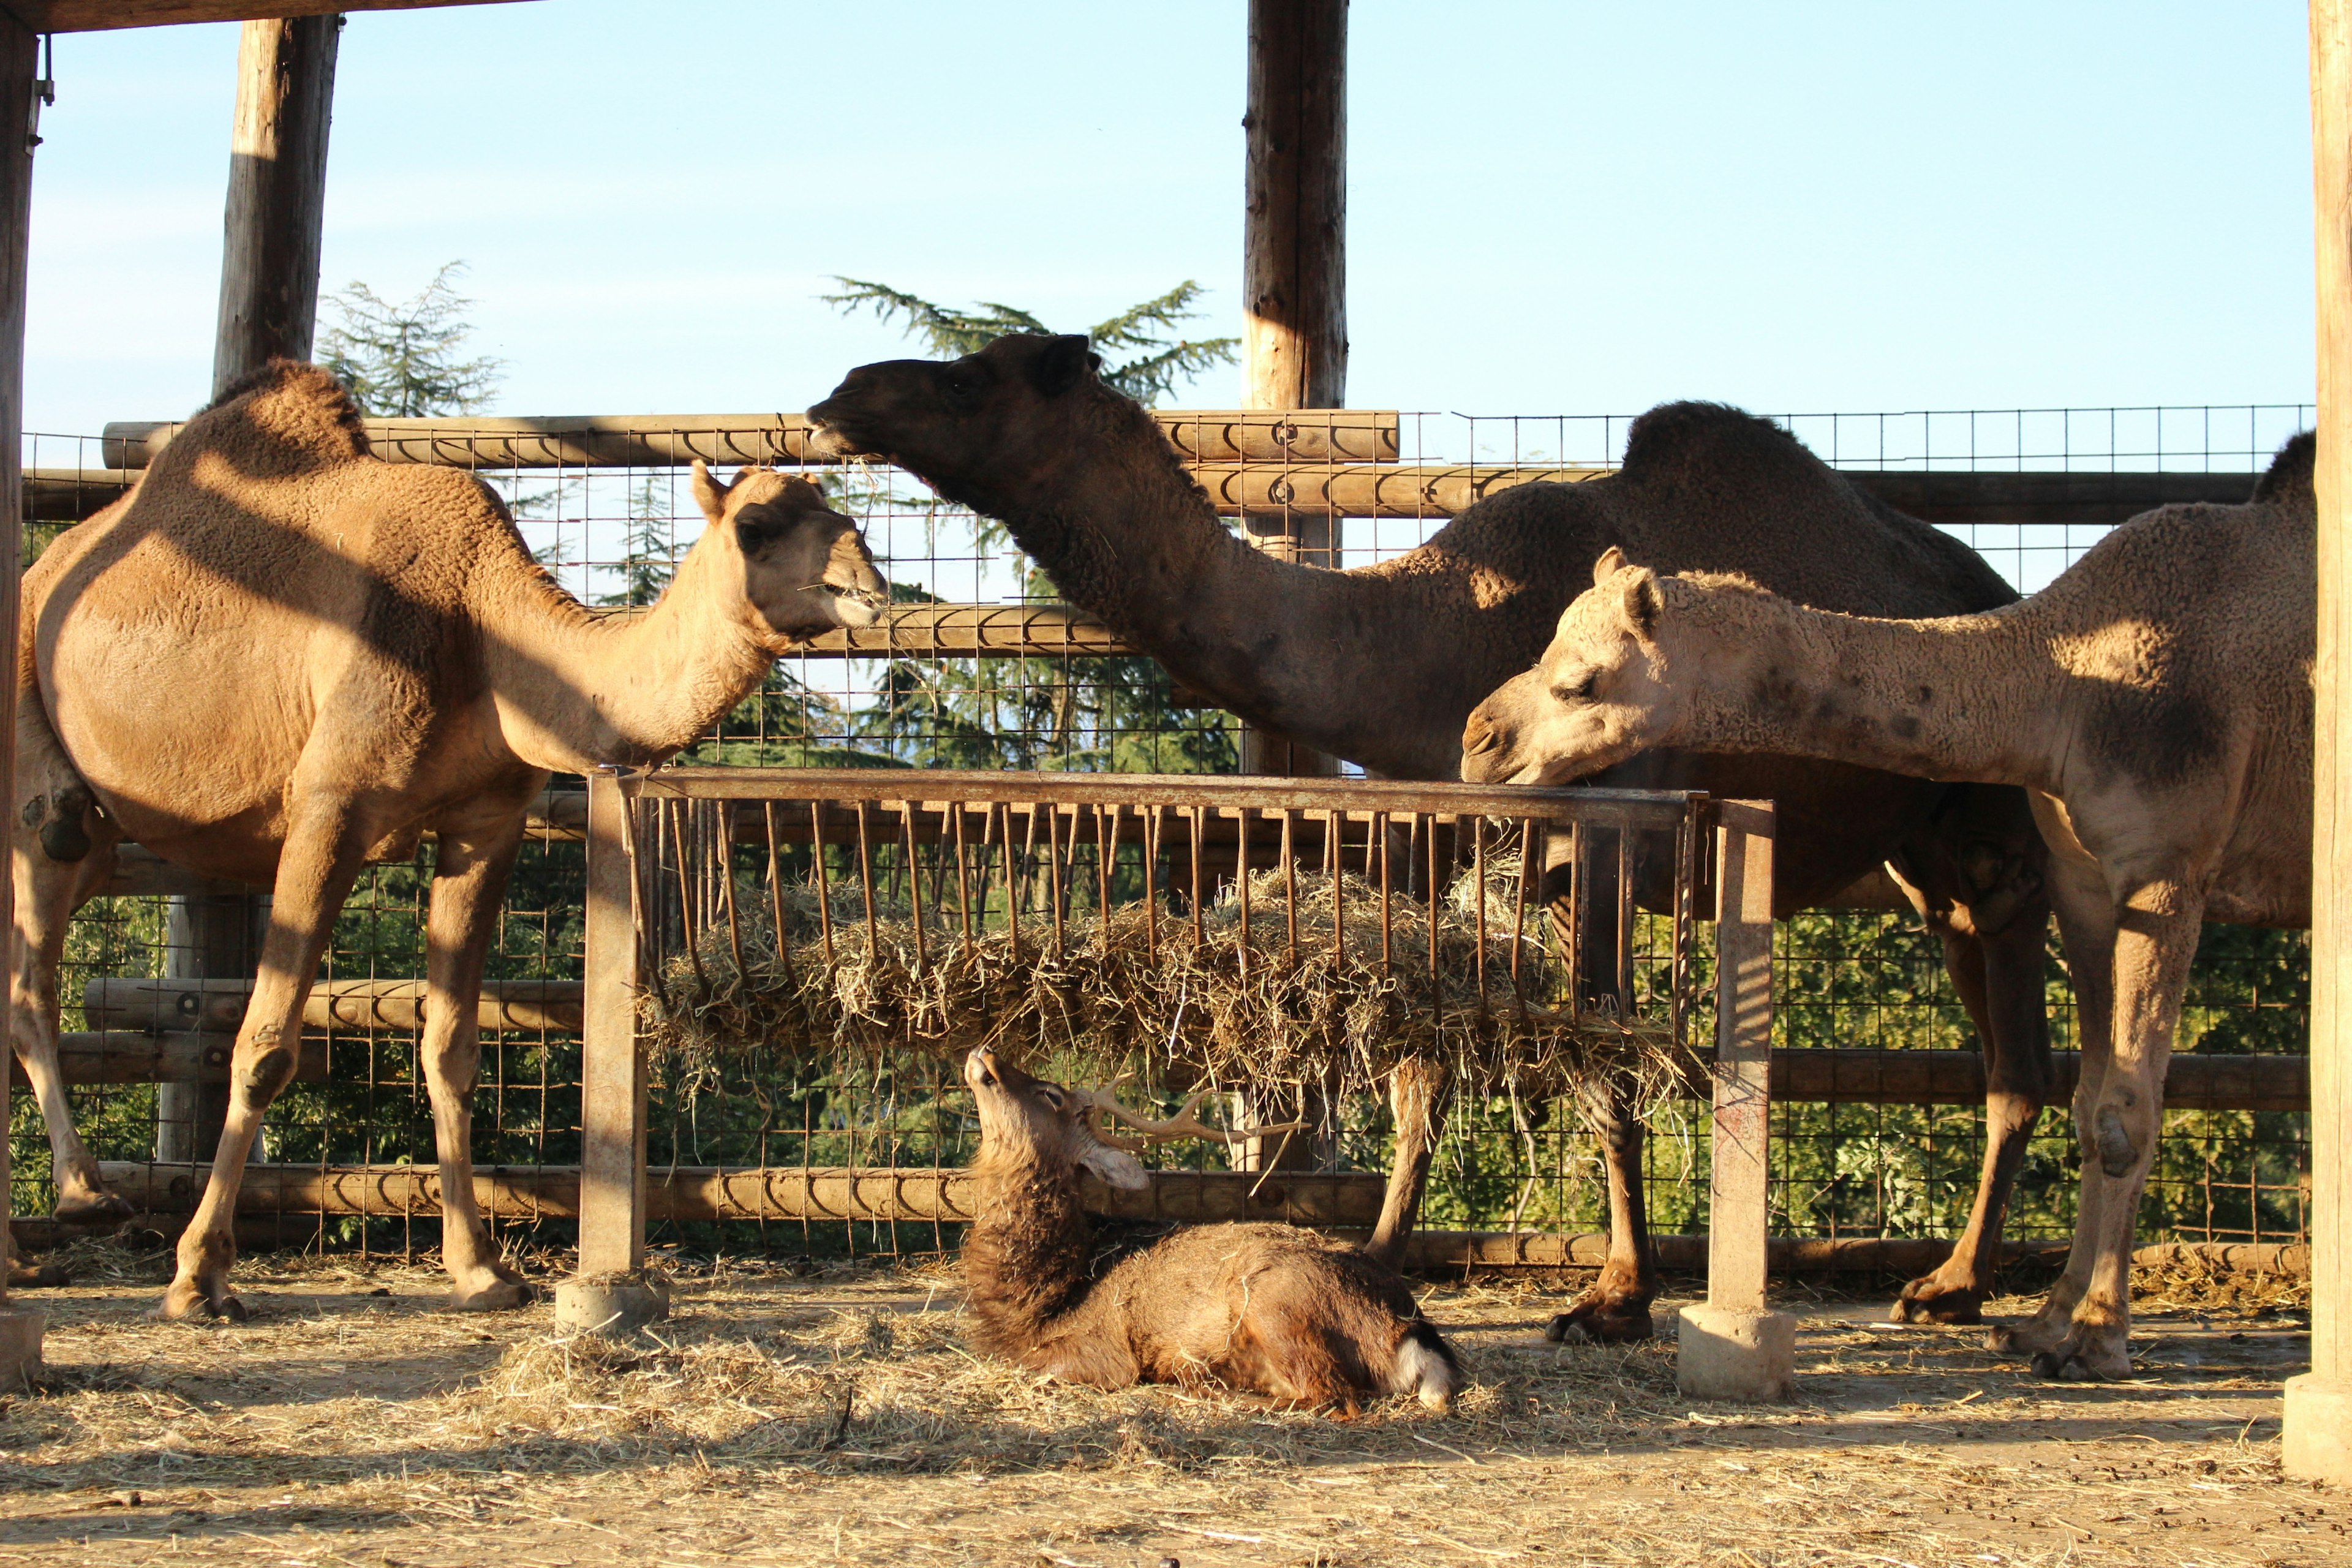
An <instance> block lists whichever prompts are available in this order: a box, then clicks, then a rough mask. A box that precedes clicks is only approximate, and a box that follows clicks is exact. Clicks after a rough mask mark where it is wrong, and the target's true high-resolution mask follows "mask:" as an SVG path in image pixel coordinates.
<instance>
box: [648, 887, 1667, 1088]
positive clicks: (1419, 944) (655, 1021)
mask: <svg viewBox="0 0 2352 1568" xmlns="http://www.w3.org/2000/svg"><path fill="white" fill-rule="evenodd" d="M1291 885H1292V884H1291V879H1290V877H1289V876H1288V875H1287V874H1286V872H1284V871H1283V870H1281V869H1279V868H1276V869H1274V870H1269V871H1263V872H1259V873H1257V874H1255V876H1253V877H1252V878H1251V879H1250V887H1249V905H1250V908H1249V919H1248V924H1247V936H1248V954H1247V956H1246V959H1244V953H1243V952H1242V950H1241V946H1240V943H1239V941H1238V940H1237V939H1238V938H1239V937H1240V935H1241V934H1242V932H1243V929H1244V928H1243V921H1242V900H1241V898H1240V896H1239V894H1238V891H1237V890H1236V889H1234V888H1232V887H1230V886H1229V887H1228V888H1227V889H1225V891H1224V893H1223V896H1222V897H1220V898H1219V899H1218V900H1216V901H1215V902H1214V903H1213V904H1212V905H1211V906H1209V907H1208V908H1206V909H1205V910H1202V922H1201V925H1202V930H1201V933H1200V936H1199V937H1198V938H1197V939H1196V937H1195V935H1194V931H1193V926H1192V921H1190V920H1189V919H1185V918H1181V917H1171V916H1170V915H1168V914H1165V913H1160V914H1158V915H1157V917H1156V920H1155V918H1154V916H1153V915H1152V913H1151V912H1150V910H1148V909H1147V908H1146V907H1145V906H1142V905H1139V904H1129V905H1123V906H1118V907H1115V908H1114V909H1113V910H1112V911H1111V913H1110V915H1109V918H1108V927H1107V929H1106V922H1105V921H1103V919H1102V918H1101V917H1100V916H1099V915H1098V914H1096V913H1092V912H1087V913H1075V912H1074V913H1073V914H1071V915H1070V916H1069V917H1067V919H1066V921H1065V923H1064V926H1063V929H1062V931H1061V932H1060V933H1059V936H1058V940H1057V937H1056V933H1055V928H1054V923H1053V921H1052V920H1051V918H1050V915H1041V914H1038V913H1030V914H1027V915H1024V919H1023V921H1022V925H1021V930H1020V932H1019V936H1018V944H1017V948H1016V943H1015V938H1014V933H1013V931H1010V930H1008V929H1006V928H1005V927H1004V926H1003V924H1001V923H1000V924H996V925H993V926H992V927H991V928H990V929H988V930H985V931H975V933H974V934H973V935H972V936H971V938H970V939H969V940H967V939H965V938H964V937H963V935H962V932H961V924H960V923H959V922H957V921H956V917H955V914H954V911H953V910H952V909H945V910H943V909H940V908H938V907H926V908H925V910H923V916H924V918H923V921H922V926H921V929H920V931H918V929H917V926H916V922H915V921H914V919H913V916H912V913H911V911H910V910H909V908H908V904H907V903H905V902H904V901H899V902H894V903H892V904H890V905H889V906H888V907H887V908H877V910H876V911H875V920H874V921H873V928H872V931H871V935H870V936H869V932H868V924H867V921H866V910H865V905H864V899H863V896H862V894H861V892H860V890H859V889H857V888H856V887H855V886H852V887H847V888H844V887H839V886H836V887H835V888H834V889H833V892H832V903H831V910H830V912H831V916H832V925H833V944H834V957H833V959H832V960H831V961H830V962H820V961H819V948H818V942H819V934H820V929H821V928H820V910H819V909H818V895H817V892H816V890H815V889H813V888H810V887H807V886H796V887H793V888H791V889H788V890H787V893H786V899H785V906H786V914H785V921H786V926H787V931H788V935H789V936H790V938H791V942H792V944H793V952H794V957H795V962H794V963H793V964H792V965H791V966H790V967H787V966H785V965H783V964H782V963H778V962H777V960H776V958H775V952H776V948H775V941H774V936H773V926H772V921H771V920H770V918H769V916H768V914H767V912H766V910H764V909H760V910H757V912H754V911H753V910H751V909H750V908H746V909H744V910H741V911H740V914H739V916H738V923H737V924H736V925H735V926H733V927H730V926H729V925H728V924H727V923H726V922H725V921H719V922H717V923H716V924H715V925H714V926H713V927H712V928H711V929H709V930H706V931H701V932H699V933H698V940H697V942H695V943H694V945H693V947H692V948H691V950H690V951H688V952H680V953H678V954H677V955H675V956H673V957H672V958H671V959H670V961H669V962H668V963H667V964H666V965H665V966H664V967H663V969H662V971H661V973H660V975H659V977H658V981H657V984H655V985H653V986H649V987H647V988H646V991H645V993H644V994H643V999H642V1003H641V1012H640V1019H641V1026H642V1028H643V1030H644V1033H645V1034H646V1037H647V1038H648V1040H649V1041H650V1043H651V1045H652V1047H653V1048H654V1050H655V1052H656V1057H657V1058H658V1059H659V1061H660V1063H661V1065H662V1068H663V1069H664V1071H665V1073H666V1075H667V1079H668V1081H669V1082H670V1083H672V1084H673V1085H674V1086H677V1087H679V1088H682V1089H686V1090H687V1091H688V1092H692V1091H694V1090H695V1089H698V1088H700V1087H708V1086H709V1085H712V1084H715V1083H716V1082H717V1081H718V1080H719V1077H720V1075H721V1073H722V1072H723V1070H724V1069H725V1068H726V1067H727V1066H728V1065H729V1064H730V1063H732V1062H735V1061H739V1060H740V1059H741V1058H742V1057H743V1055H744V1053H745V1052H746V1050H747V1049H749V1048H751V1047H769V1048H772V1049H774V1050H777V1051H780V1052H782V1053H785V1054H788V1055H800V1056H814V1057H824V1056H827V1055H831V1054H833V1053H835V1052H842V1051H846V1052H850V1053H856V1054H859V1055H866V1056H879V1055H882V1054H885V1053H887V1052H891V1051H894V1050H901V1049H905V1048H907V1047H913V1048H915V1049H917V1050H920V1051H925V1052H929V1053H933V1054H938V1055H941V1056H947V1055H954V1054H961V1053H962V1052H964V1051H967V1050H969V1049H971V1048H972V1047H976V1046H981V1045H989V1046H993V1047H998V1048H1000V1049H1010V1050H1012V1051H1013V1052H1015V1053H1017V1054H1019V1055H1021V1056H1023V1057H1024V1058H1031V1059H1054V1060H1057V1061H1060V1062H1062V1063H1064V1064H1066V1070H1070V1071H1074V1072H1082V1073H1085V1074H1087V1075H1090V1076H1095V1077H1098V1078H1100V1079H1111V1078H1115V1077H1117V1076H1118V1075H1120V1074H1122V1073H1133V1074H1136V1075H1138V1076H1139V1077H1140V1078H1141V1079H1143V1080H1144V1081H1145V1082H1147V1083H1154V1084H1160V1083H1180V1084H1193V1083H1201V1084H1218V1083H1237V1082H1244V1081H1246V1082H1257V1083H1265V1082H1287V1083H1314V1084H1319V1085H1324V1086H1327V1087H1328V1088H1330V1089H1333V1090H1335V1091H1336V1092H1338V1093H1341V1094H1345V1093H1348V1092H1351V1091H1356V1090H1360V1089H1367V1088H1370V1087H1372V1086H1373V1085H1375V1084H1377V1083H1379V1082H1380V1081H1381V1080H1382V1079H1385V1077H1386V1076H1387V1074H1388V1072H1389V1069H1390V1068H1392V1067H1393V1066H1394V1065H1395V1064H1396V1063H1397V1061H1398V1060H1399V1059H1400V1058H1406V1057H1419V1058H1425V1059H1433V1060H1438V1061H1444V1062H1449V1063H1451V1064H1452V1066H1453V1068H1454V1071H1455V1073H1456V1074H1457V1075H1458V1077H1459V1079H1460V1080H1461V1081H1462V1082H1463V1083H1464V1085H1465V1088H1467V1089H1471V1090H1474V1091H1492V1090H1499V1089H1503V1088H1505V1087H1506V1086H1508V1087H1509V1088H1511V1089H1514V1090H1516V1091H1518V1092H1531V1093H1539V1094H1556V1093H1559V1092H1560V1091H1561V1090H1562V1089H1566V1088H1568V1087H1570V1086H1573V1085H1575V1084H1577V1083H1579V1082H1580V1081H1583V1080H1585V1079H1589V1078H1590V1077H1591V1075H1593V1074H1594V1073H1596V1072H1599V1071H1602V1070H1607V1071H1612V1072H1617V1073H1623V1074H1627V1075H1630V1077H1631V1078H1632V1079H1633V1080H1634V1082H1635V1083H1636V1084H1637V1085H1638V1086H1639V1092H1638V1094H1637V1098H1638V1099H1640V1100H1642V1101H1643V1103H1644V1105H1645V1106H1646V1105H1648V1104H1650V1103H1653V1102H1655V1101H1659V1100H1664V1099H1665V1098H1666V1097H1667V1096H1668V1095H1669V1094H1670V1092H1671V1091H1672V1088H1673V1086H1674V1084H1675V1081H1676V1077H1677V1062H1676V1057H1675V1041H1674V1039H1673V1037H1672V1031H1671V1029H1670V1027H1669V1026H1667V1025H1666V1024H1665V1023H1664V1022H1663V1021H1662V1020H1660V1019H1657V1018H1651V1017H1635V1018H1633V1019H1623V1018H1620V1017H1618V1016H1615V1015H1614V1014H1604V1013H1599V1012H1593V1011H1590V1010H1586V1011H1571V1010H1570V1009H1569V1008H1567V1007H1565V1006H1561V1005H1558V1003H1557V1000H1556V999H1554V998H1550V997H1547V996H1545V995H1543V994H1540V991H1539V989H1538V988H1539V986H1540V985H1542V984H1554V983H1556V977H1557V974H1558V965H1557V964H1556V963H1553V962H1551V961H1550V960H1549V957H1548V955H1547V953H1546V951H1545V942H1546V938H1547V936H1548V929H1547V921H1546V917H1545V916H1544V915H1543V913H1542V911H1541V910H1535V909H1530V910H1528V914H1527V918H1526V920H1525V921H1524V929H1523V930H1522V929H1521V927H1520V924H1519V921H1518V912H1517V910H1516V909H1515V908H1514V907H1513V906H1512V904H1511V902H1510V900H1508V899H1507V897H1504V896H1503V894H1502V889H1507V888H1510V887H1511V886H1513V877H1512V873H1511V871H1510V868H1508V867H1507V866H1502V867H1499V868H1496V870H1492V871H1490V872H1489V875H1488V877H1487V879H1486V886H1487V889H1488V900H1489V903H1488V908H1487V910H1486V933H1485V959H1486V963H1485V968H1484V974H1483V984H1482V977H1481V971H1480V965H1479V963H1478V959H1479V946H1480V942H1479V933H1478V929H1477V913H1478V911H1477V909H1476V905H1475V898H1476V893H1475V882H1474V881H1473V879H1471V878H1470V877H1468V876H1465V877H1464V878H1463V879H1461V880H1460V881H1458V882H1457V883H1456V884H1455V885H1454V889H1453V890H1452V893H1451V896H1449V897H1448V898H1447V899H1446V900H1444V901H1443V902H1442V903H1441V905H1440V906H1439V909H1438V910H1437V916H1436V944H1437V962H1436V964H1435V966H1434V968H1435V973H1434V974H1433V973H1432V965H1431V963H1430V960H1429V953H1430V942H1431V935H1430V921H1431V915H1430V910H1429V908H1428V906H1427V905H1425V904H1423V903H1420V902H1416V901H1413V900H1406V899H1402V898H1396V899H1392V900H1390V901H1389V908H1390V919H1391V925H1390V930H1389V939H1388V948H1387V953H1386V955H1385V959H1384V954H1383V952H1382V943H1381V921H1380V917H1381V893H1380V890H1379V889H1378V888H1376V887H1374V886H1372V885H1371V884H1370V883H1369V882H1367V881H1365V880H1364V879H1361V878H1359V877H1356V876H1353V875H1348V876H1345V877H1344V878H1343V879H1341V881H1340V883H1339V896H1340V899H1341V900H1342V903H1341V906H1340V908H1339V910H1338V911H1337V913H1338V914H1339V922H1338V923H1339V938H1338V939H1337V940H1335V937H1334V914H1335V910H1334V904H1333V881H1332V879H1331V877H1330V876H1329V875H1328V873H1324V872H1307V871H1300V872H1298V873H1297V877H1296V887H1297V909H1296V930H1297V946H1296V949H1295V950H1294V948H1293V946H1292V935H1291V933H1292V905H1291V897H1290V889H1291ZM750 902H751V900H745V903H746V904H749V903H750ZM761 902H762V903H764V900H761ZM878 902H879V900H877V903H878ZM926 905H927V906H933V900H926ZM1147 928H1150V929H1147ZM918 939H919V940H918ZM739 943H740V951H741V952H742V953H743V955H744V963H743V964H742V965H741V966H740V967H739V966H738V964H737V962H736V953H737V951H738V944H739ZM1515 951H1516V956H1517V960H1518V963H1519V969H1520V973H1521V974H1522V975H1523V976H1525V977H1526V979H1527V982H1528V985H1529V988H1530V990H1531V991H1536V992H1537V994H1524V995H1523V994H1520V993H1518V992H1516V991H1515V990H1514V988H1513V973H1512V961H1513V958H1514V956H1515ZM1656 1001H1657V1002H1658V1003H1659V1004H1660V1005H1659V1006H1658V1007H1656V1008H1654V1011H1659V1012H1663V1010H1664V1008H1663V1003H1664V997H1662V996H1661V997H1658V998H1656Z"/></svg>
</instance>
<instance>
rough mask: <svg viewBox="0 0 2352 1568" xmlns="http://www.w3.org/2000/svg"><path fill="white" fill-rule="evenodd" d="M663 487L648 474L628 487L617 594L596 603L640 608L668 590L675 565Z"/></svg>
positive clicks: (667, 503)
mask: <svg viewBox="0 0 2352 1568" xmlns="http://www.w3.org/2000/svg"><path fill="white" fill-rule="evenodd" d="M665 488H666V487H665V486H664V485H663V484H662V483H661V481H660V480H659V479H656V478H655V476H653V475H651V474H647V475H646V477H645V478H643V479H639V480H638V481H637V482H636V483H635V484H634V485H631V486H630V487H629V499H628V521H629V526H628V531H627V532H626V533H625V535H623V542H622V547H621V549H622V554H621V567H620V571H621V587H620V591H619V592H618V593H613V594H605V595H600V596H599V597H598V598H597V600H596V602H597V603H598V604H600V605H628V606H634V607H637V608H643V607H644V606H646V605H650V604H652V603H653V602H654V601H655V600H656V599H658V598H660V597H661V596H662V595H664V594H666V593H667V592H668V591H669V584H670V580H671V579H672V578H674V577H676V576H677V561H676V557H675V556H674V555H673V554H672V550H673V548H674V547H673V545H672V543H671V533H670V530H671V524H670V498H669V497H668V496H667V495H666V494H664V493H663V492H664V489H665Z"/></svg>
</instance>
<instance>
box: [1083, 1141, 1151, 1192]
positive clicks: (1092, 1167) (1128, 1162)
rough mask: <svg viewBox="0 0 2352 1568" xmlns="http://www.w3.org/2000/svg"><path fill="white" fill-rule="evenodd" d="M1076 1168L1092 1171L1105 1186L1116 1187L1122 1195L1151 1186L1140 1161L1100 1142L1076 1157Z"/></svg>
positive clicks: (1124, 1151)
mask: <svg viewBox="0 0 2352 1568" xmlns="http://www.w3.org/2000/svg"><path fill="white" fill-rule="evenodd" d="M1078 1168H1079V1169H1080V1170H1084V1171H1092V1172H1093V1173H1095V1174H1096V1175H1097V1176H1100V1177H1101V1178H1102V1179H1103V1184H1105V1185H1106V1186H1112V1187H1117V1188H1118V1190H1119V1191H1120V1192H1123V1193H1139V1192H1141V1191H1142V1190H1143V1189H1144V1188H1146V1187H1148V1186H1150V1184H1151V1178H1150V1176H1149V1175H1147V1174H1146V1173H1144V1169H1143V1163H1142V1162H1141V1161H1139V1160H1138V1159H1137V1158H1136V1157H1135V1156H1134V1155H1132V1154H1130V1153H1129V1152H1127V1151H1126V1150H1124V1149H1114V1148H1112V1147H1111V1146H1110V1145H1109V1144H1108V1143H1105V1142H1100V1141H1097V1142H1095V1144H1094V1146H1093V1147H1091V1148H1089V1149H1088V1150H1087V1152H1085V1153H1083V1154H1081V1155H1079V1156H1078Z"/></svg>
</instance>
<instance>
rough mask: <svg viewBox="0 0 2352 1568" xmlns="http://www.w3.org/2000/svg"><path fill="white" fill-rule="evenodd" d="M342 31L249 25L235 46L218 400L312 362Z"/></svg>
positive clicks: (303, 19)
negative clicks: (269, 367) (280, 361)
mask: <svg viewBox="0 0 2352 1568" xmlns="http://www.w3.org/2000/svg"><path fill="white" fill-rule="evenodd" d="M341 27H342V23H341V20H339V19H338V18H336V17H334V16H295V17H289V18H286V19H282V20H270V21H257V22H247V23H246V24H245V27H244V31H243V34H242V36H241V37H239V39H238V46H237V58H236V120H235V122H234V124H233V126H232V128H231V131H230V135H229V171H228V211H227V216H226V222H225V223H224V225H223V230H224V233H225V235H226V243H225V245H224V247H223V250H222V255H221V286H220V310H219V314H218V318H217V321H216V326H215V339H214V344H213V395H215V397H217V396H219V395H221V393H223V392H225V391H226V390H227V389H228V388H229V387H231V386H233V385H235V384H236V383H238V382H240V381H243V380H245V379H246V378H247V376H249V375H251V374H254V373H255V372H256V371H258V370H259V369H261V367H262V366H264V365H265V364H268V363H269V362H270V361H271V360H272V359H275V358H279V357H283V358H287V359H303V360H306V359H309V358H310V341H311V336H312V333H313V331H314V330H315V328H316V326H317V324H318V319H319V252H320V246H321V244H322V242H323V241H322V236H323V233H324V228H325V222H326V207H327V128H328V123H329V121H330V120H331V118H332V110H333V106H334V98H335V41H336V37H337V35H338V34H339V33H340V32H341Z"/></svg>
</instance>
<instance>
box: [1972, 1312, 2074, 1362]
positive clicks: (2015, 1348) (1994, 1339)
mask: <svg viewBox="0 0 2352 1568" xmlns="http://www.w3.org/2000/svg"><path fill="white" fill-rule="evenodd" d="M2067 1327H2068V1324H2067V1321H2066V1320H2065V1319H2063V1318H2061V1319H2059V1320H2058V1321H2056V1322H2054V1323H2053V1322H2052V1321H2048V1320H2047V1319H2043V1318H2039V1317H2034V1318H2028V1319H2026V1320H2025V1321H2023V1322H2021V1323H1995V1324H1994V1325H1992V1326H1991V1327H1990V1328H1989V1329H1987V1330H1986V1331H1985V1349H1987V1350H1989V1351H1990V1352H1992V1353H1993V1354H1995V1355H2008V1356H2025V1357H2028V1358H2031V1357H2033V1356H2037V1355H2045V1354H2048V1353H2049V1352H2052V1351H2054V1350H2056V1349H2057V1348H2058V1347H2059V1346H2060V1345H2061V1344H2063V1343H2064V1342H2065V1339H2066V1331H2067Z"/></svg>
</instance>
